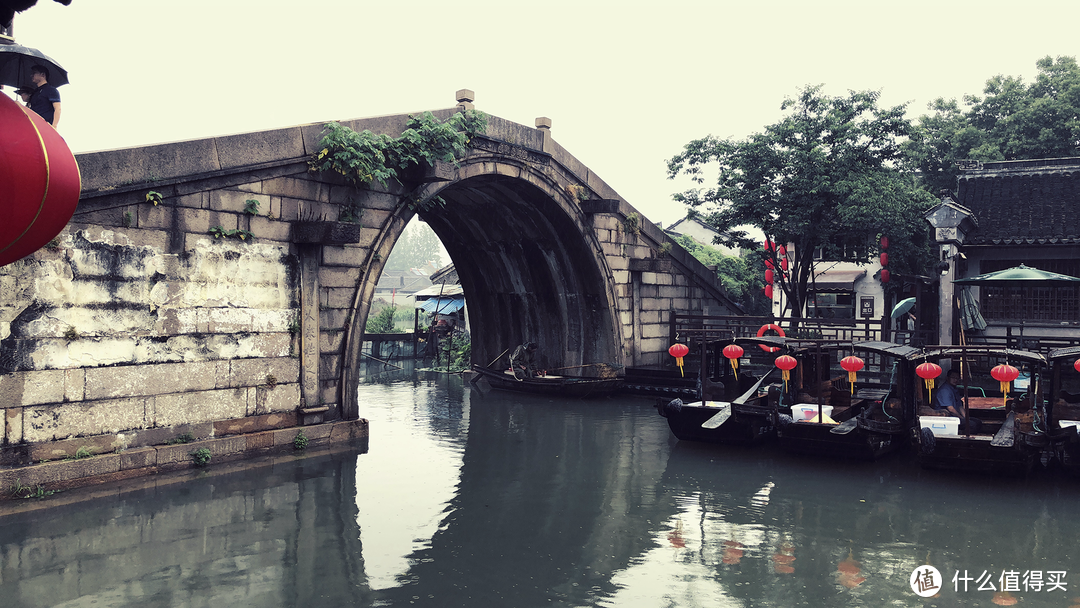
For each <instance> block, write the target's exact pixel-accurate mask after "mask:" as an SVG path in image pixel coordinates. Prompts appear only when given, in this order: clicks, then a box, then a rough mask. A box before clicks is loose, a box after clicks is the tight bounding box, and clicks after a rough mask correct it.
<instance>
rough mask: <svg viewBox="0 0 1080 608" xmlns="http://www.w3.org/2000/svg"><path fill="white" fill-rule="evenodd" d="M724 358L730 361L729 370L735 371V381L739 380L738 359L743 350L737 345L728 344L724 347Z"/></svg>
mask: <svg viewBox="0 0 1080 608" xmlns="http://www.w3.org/2000/svg"><path fill="white" fill-rule="evenodd" d="M724 356H725V357H727V358H728V359H729V360H730V361H731V369H733V370H734V371H735V379H736V380H738V379H739V357H741V356H743V349H742V347H741V346H739V345H738V344H728V345H727V346H725V347H724Z"/></svg>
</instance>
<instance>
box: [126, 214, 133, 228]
mask: <svg viewBox="0 0 1080 608" xmlns="http://www.w3.org/2000/svg"><path fill="white" fill-rule="evenodd" d="M131 222H132V217H131V212H130V211H128V212H125V213H124V228H131Z"/></svg>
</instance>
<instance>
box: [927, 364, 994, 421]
mask: <svg viewBox="0 0 1080 608" xmlns="http://www.w3.org/2000/svg"><path fill="white" fill-rule="evenodd" d="M959 384H960V370H958V369H950V370H949V373H948V374H947V375H946V378H945V384H944V385H943V386H942V387H941V388H939V389H938V390H937V392H936V393H935V394H934V401H933V403H932V406H933V408H934V412H935V415H937V416H954V417H956V418H959V419H960V429H961V430H965V431H969V432H971V433H978V432H979V429H981V428H982V420H979V419H978V418H967V419H965V418H964V400H963V396H962V395H961V393H960V388H959V386H958V385H959ZM969 425H970V427H971V428H970V429H968V426H969Z"/></svg>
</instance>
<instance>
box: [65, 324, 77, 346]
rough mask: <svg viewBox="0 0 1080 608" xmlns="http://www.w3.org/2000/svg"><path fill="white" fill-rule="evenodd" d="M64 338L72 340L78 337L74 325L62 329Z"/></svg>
mask: <svg viewBox="0 0 1080 608" xmlns="http://www.w3.org/2000/svg"><path fill="white" fill-rule="evenodd" d="M64 339H65V340H67V341H68V342H74V341H75V340H78V339H79V330H77V329H75V326H74V325H68V327H67V329H65V330H64Z"/></svg>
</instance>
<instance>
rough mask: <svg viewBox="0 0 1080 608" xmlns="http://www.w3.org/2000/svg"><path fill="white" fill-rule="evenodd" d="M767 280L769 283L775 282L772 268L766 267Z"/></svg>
mask: <svg viewBox="0 0 1080 608" xmlns="http://www.w3.org/2000/svg"><path fill="white" fill-rule="evenodd" d="M765 282H766V283H768V284H769V285H772V282H773V271H772V268H766V269H765Z"/></svg>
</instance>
